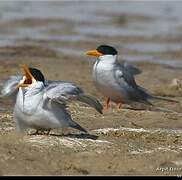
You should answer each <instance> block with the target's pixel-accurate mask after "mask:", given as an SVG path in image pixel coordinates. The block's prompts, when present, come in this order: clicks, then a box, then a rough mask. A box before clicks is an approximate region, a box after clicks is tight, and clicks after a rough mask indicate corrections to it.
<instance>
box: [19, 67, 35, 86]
mask: <svg viewBox="0 0 182 180" xmlns="http://www.w3.org/2000/svg"><path fill="white" fill-rule="evenodd" d="M20 66H21V68H22V69H23V71H24V76H25V80H24V82H23V83H19V84H18V85H17V88H19V87H27V86H29V85H31V84H32V81H33V79H34V77H33V76H32V74H31V72H30V70H29V68H28V66H27V65H25V64H23V65H20Z"/></svg>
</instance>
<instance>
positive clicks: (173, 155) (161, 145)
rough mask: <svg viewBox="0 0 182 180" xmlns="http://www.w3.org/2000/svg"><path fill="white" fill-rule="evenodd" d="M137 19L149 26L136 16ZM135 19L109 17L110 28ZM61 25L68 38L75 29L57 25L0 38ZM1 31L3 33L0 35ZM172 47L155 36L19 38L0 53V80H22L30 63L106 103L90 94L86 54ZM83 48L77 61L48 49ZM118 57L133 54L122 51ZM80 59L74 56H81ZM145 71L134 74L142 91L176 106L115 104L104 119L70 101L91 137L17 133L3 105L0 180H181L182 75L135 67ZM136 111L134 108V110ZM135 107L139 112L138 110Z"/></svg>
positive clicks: (1, 102) (4, 102)
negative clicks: (169, 179)
mask: <svg viewBox="0 0 182 180" xmlns="http://www.w3.org/2000/svg"><path fill="white" fill-rule="evenodd" d="M135 18H136V19H134V20H139V21H150V19H146V18H145V17H142V16H135ZM128 20H133V17H132V16H131V15H130V16H126V17H125V19H124V20H123V19H114V21H113V22H112V23H114V24H115V25H116V26H118V23H126V22H127V21H128ZM60 22H61V23H63V24H64V28H63V29H61V30H60V31H56V32H53V33H57V34H58V35H62V34H69V33H72V32H71V30H70V29H71V28H70V27H72V26H73V24H71V23H68V22H64V21H63V20H62V19H61V20H60V19H58V20H54V21H53V20H51V19H44V20H39V19H36V20H35V19H28V20H22V21H13V22H11V21H10V22H6V23H0V27H2V32H1V33H11V32H6V28H5V27H7V28H8V29H9V31H11V28H12V27H13V28H19V27H27V28H28V27H30V26H31V27H39V26H46V25H48V24H51V23H60ZM3 28H4V31H3ZM119 41H122V43H123V44H124V43H134V42H162V43H168V42H171V41H172V42H175V41H179V39H175V38H168V37H166V38H165V39H163V38H161V39H160V38H159V37H153V38H150V37H149V38H142V37H141V38H139V37H135V38H134V37H123V38H121V37H120V38H117V37H110V38H108V39H107V41H106V40H105V37H104V36H98V37H97V41H89V40H87V39H85V40H83V41H79V42H66V41H59V42H57V41H56V40H52V41H46V40H42V41H39V40H32V39H23V40H22V41H20V42H19V44H18V45H14V44H13V45H9V46H1V47H0V63H1V66H0V82H1V84H2V82H3V81H4V80H5V79H7V78H8V77H9V76H10V75H14V74H21V70H20V68H19V64H22V63H24V64H28V65H30V66H34V67H37V68H39V69H41V70H42V72H43V73H44V74H45V76H46V78H47V79H51V80H68V81H72V82H75V83H77V84H78V85H79V86H81V87H82V88H83V89H84V90H85V92H87V93H88V94H90V95H93V96H95V97H97V98H98V99H99V100H100V101H101V102H102V103H104V97H103V96H102V95H101V94H100V93H99V92H98V91H97V90H96V89H95V87H94V86H93V82H92V77H91V72H92V67H93V63H94V62H92V61H88V59H89V58H88V57H87V56H86V55H85V54H84V51H86V50H90V49H93V48H95V47H97V46H98V45H99V42H103V43H106V42H115V43H117V42H119ZM47 44H52V45H53V46H54V47H56V46H58V45H59V46H61V45H62V46H64V48H65V49H66V48H68V47H69V48H70V47H71V48H72V49H75V50H77V49H82V50H83V51H82V55H80V56H79V57H77V56H76V57H75V56H74V55H72V54H71V53H70V54H69V53H68V54H62V53H58V52H57V51H55V50H54V48H50V47H48V46H46V45H47ZM119 51H120V53H121V54H136V55H137V54H138V52H135V51H129V50H127V49H124V48H123V49H122V48H119ZM78 53H79V52H78ZM155 55H156V56H157V57H158V58H159V57H161V58H163V59H165V58H166V59H167V58H174V59H175V58H178V59H182V54H181V51H172V52H170V51H168V52H158V53H156V54H155ZM134 64H136V65H137V66H138V67H139V68H141V69H142V70H143V73H142V74H141V75H138V76H136V81H137V83H138V84H140V85H141V86H143V87H145V88H147V89H149V91H150V92H152V93H153V94H155V95H158V96H164V97H170V98H172V99H175V100H178V101H179V103H167V102H164V101H156V102H154V104H155V105H156V107H161V108H167V109H170V110H171V111H169V112H165V111H161V110H158V109H157V108H149V107H145V109H143V110H132V109H128V106H127V105H125V106H124V108H123V109H120V110H118V109H117V108H116V106H115V104H112V108H111V109H110V110H109V111H108V112H104V114H103V115H101V114H98V113H97V112H96V111H95V110H94V109H92V108H90V107H88V106H86V105H85V104H81V103H78V102H73V103H70V104H69V110H70V113H71V115H72V117H73V119H74V120H75V121H76V122H78V123H79V124H80V125H81V126H83V127H84V128H86V129H87V130H88V132H89V135H87V134H80V132H78V131H76V130H73V129H68V132H67V133H66V134H65V135H63V134H62V131H61V130H53V131H51V134H50V135H49V136H46V135H29V133H30V132H26V133H25V134H18V133H17V132H16V131H15V126H16V125H15V123H14V121H13V115H12V112H13V104H12V102H11V100H10V99H8V98H6V99H3V98H1V99H0V144H1V146H0V152H1V153H0V175H175V176H176V175H178V176H181V175H182V130H181V128H182V122H181V121H182V79H181V77H182V71H181V69H180V68H171V67H168V66H164V65H157V64H152V63H134ZM137 107H138V106H137ZM135 108H136V106H135Z"/></svg>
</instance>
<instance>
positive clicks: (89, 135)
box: [29, 133, 99, 140]
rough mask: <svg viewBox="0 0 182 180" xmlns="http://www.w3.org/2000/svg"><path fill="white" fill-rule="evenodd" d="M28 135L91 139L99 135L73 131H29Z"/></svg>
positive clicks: (95, 138)
mask: <svg viewBox="0 0 182 180" xmlns="http://www.w3.org/2000/svg"><path fill="white" fill-rule="evenodd" d="M29 135H30V136H33V135H42V136H49V137H60V138H61V137H70V138H77V139H91V140H97V139H98V137H99V136H96V135H92V134H88V133H82V134H74V133H69V134H55V133H50V134H49V135H48V134H45V133H38V134H37V133H31V134H29Z"/></svg>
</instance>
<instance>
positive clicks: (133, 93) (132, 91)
mask: <svg viewBox="0 0 182 180" xmlns="http://www.w3.org/2000/svg"><path fill="white" fill-rule="evenodd" d="M116 67H119V68H117V69H116V71H115V76H116V80H117V82H118V83H119V84H120V86H122V87H123V86H124V89H125V90H126V93H127V95H128V97H129V98H130V99H133V100H136V101H142V102H145V103H147V104H150V103H149V102H148V101H147V99H148V97H149V96H150V95H149V94H148V93H147V91H146V90H145V89H144V88H142V87H140V86H138V85H137V84H136V81H135V78H134V74H133V73H131V72H130V71H128V69H127V68H125V67H124V66H116Z"/></svg>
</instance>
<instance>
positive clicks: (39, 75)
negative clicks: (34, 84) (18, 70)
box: [29, 67, 45, 83]
mask: <svg viewBox="0 0 182 180" xmlns="http://www.w3.org/2000/svg"><path fill="white" fill-rule="evenodd" d="M29 70H30V72H31V74H32V76H33V77H34V78H35V80H37V81H41V82H43V83H45V78H44V75H43V74H42V72H41V71H40V70H39V69H36V68H32V67H29Z"/></svg>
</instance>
